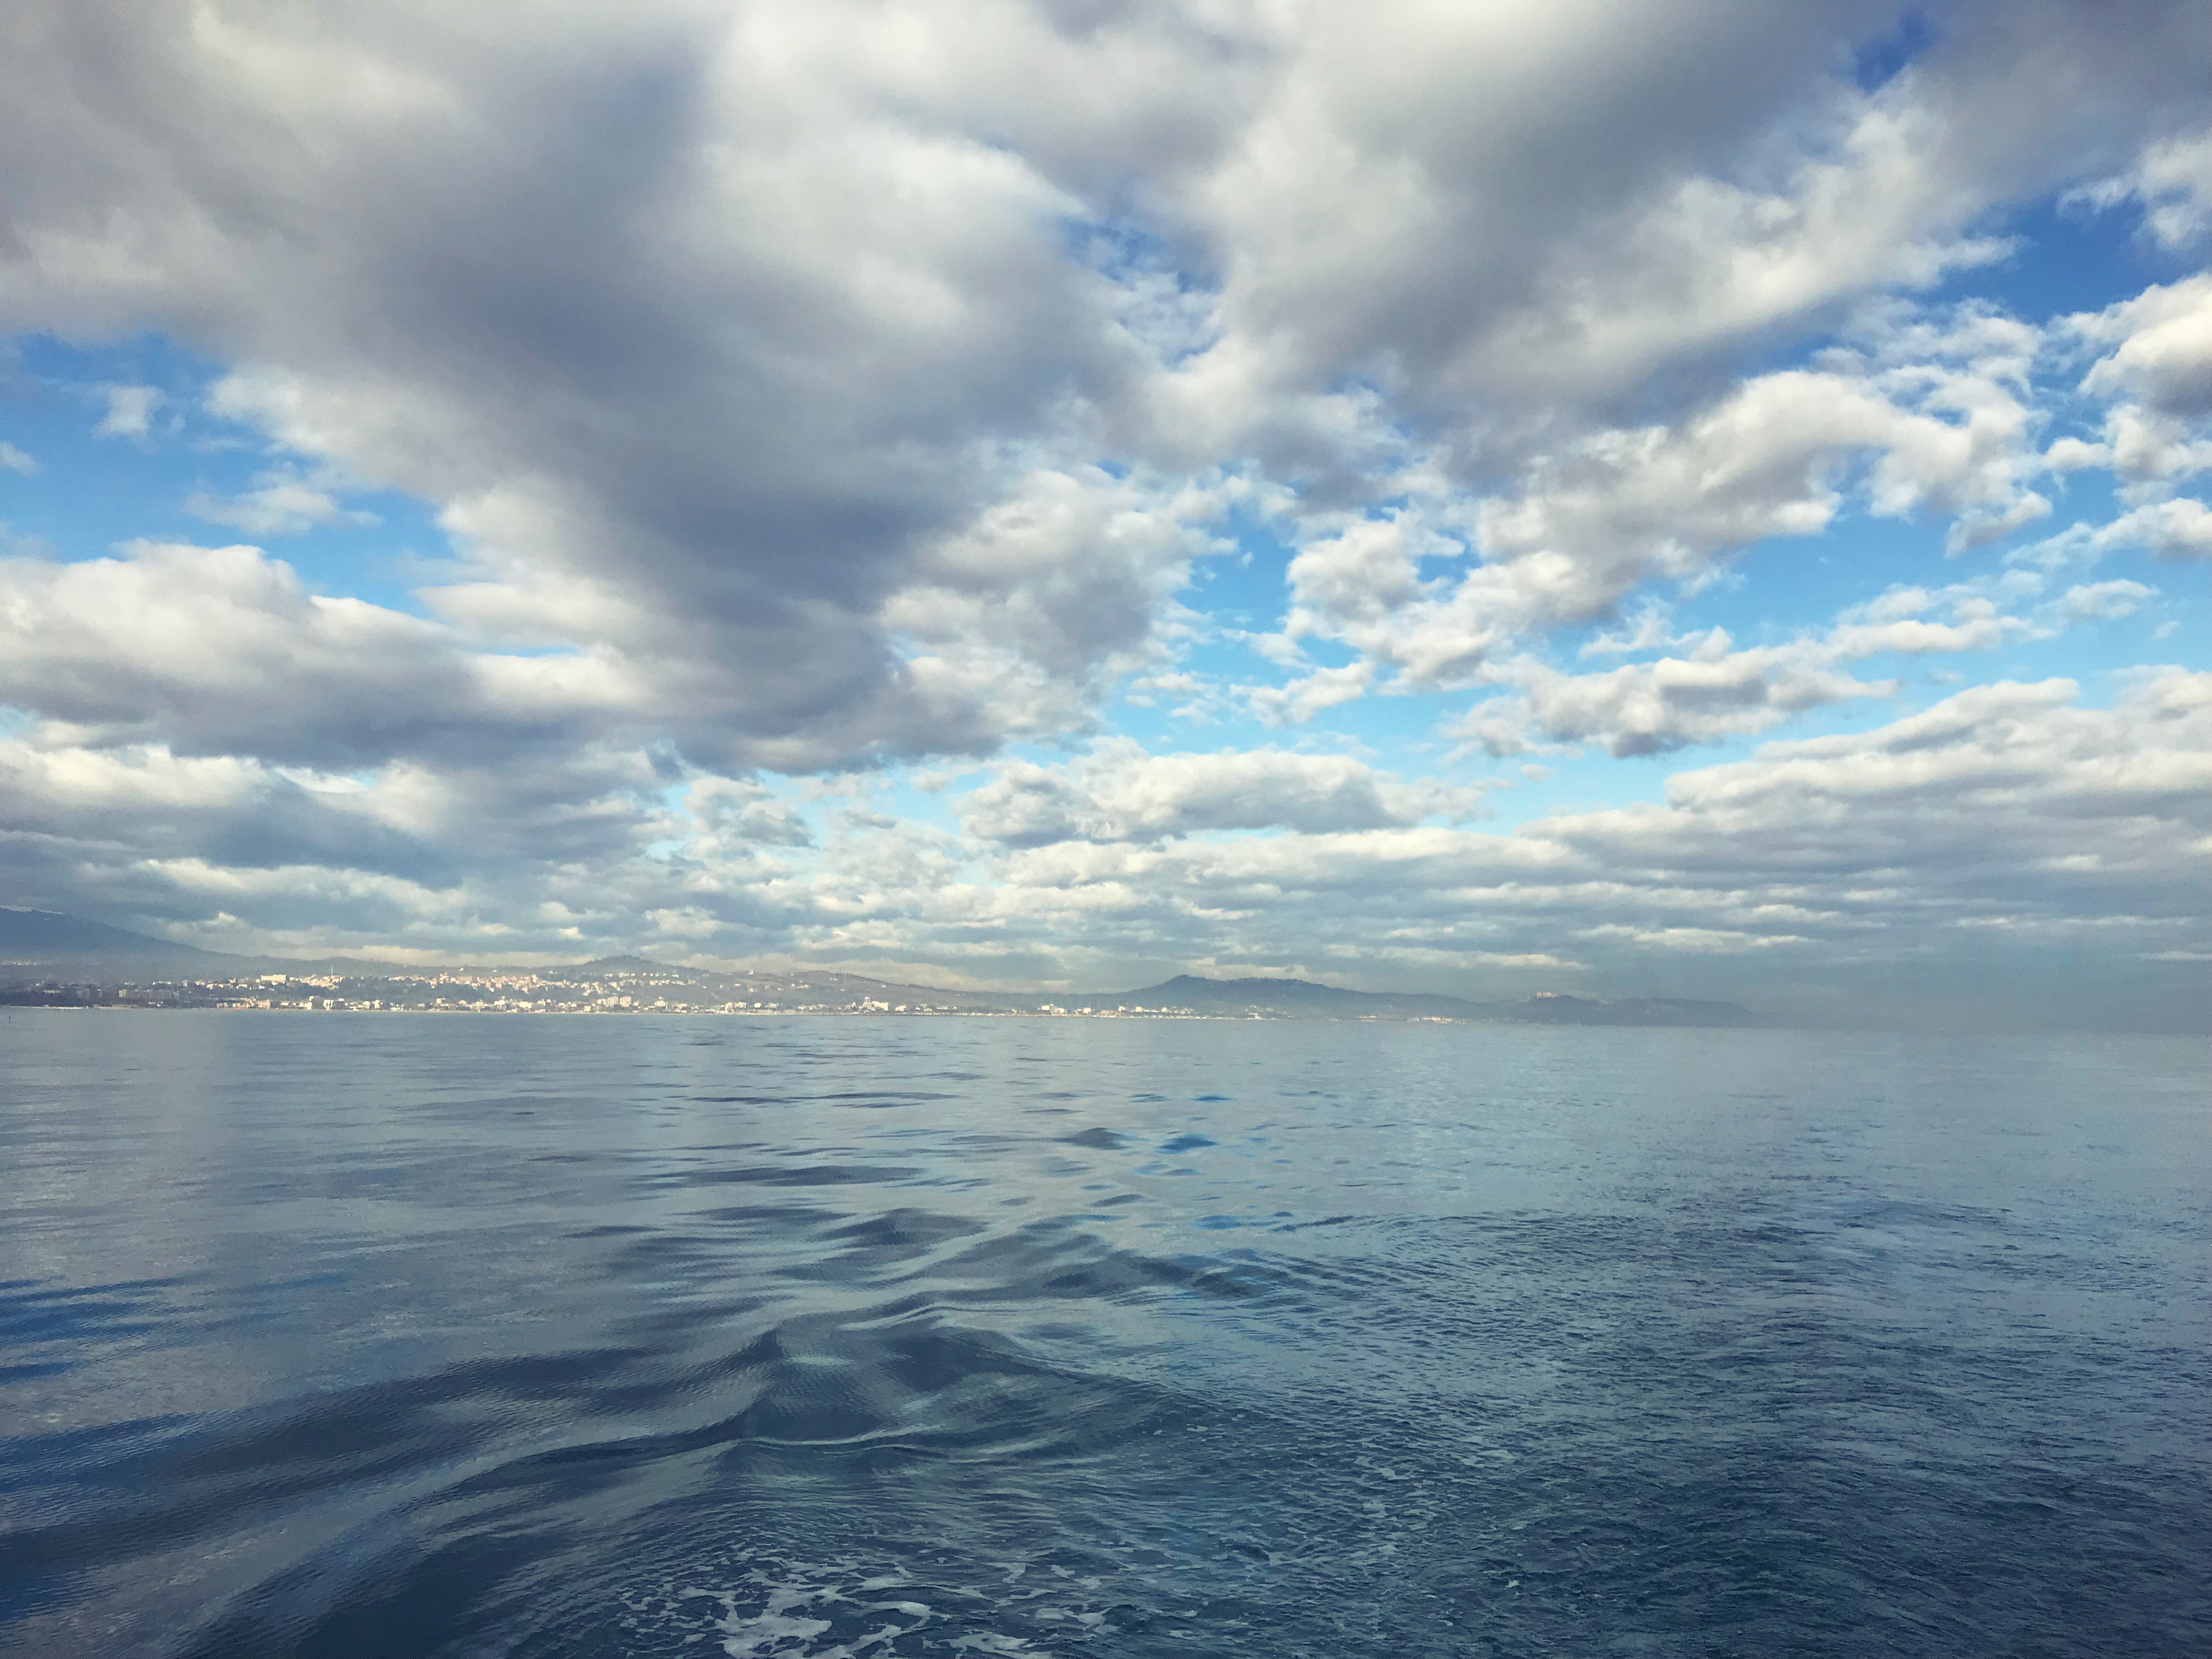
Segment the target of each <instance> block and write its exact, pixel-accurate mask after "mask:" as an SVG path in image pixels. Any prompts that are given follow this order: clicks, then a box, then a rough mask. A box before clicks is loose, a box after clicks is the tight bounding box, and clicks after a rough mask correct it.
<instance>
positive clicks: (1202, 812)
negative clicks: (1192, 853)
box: [961, 738, 1474, 847]
mask: <svg viewBox="0 0 2212 1659" xmlns="http://www.w3.org/2000/svg"><path fill="white" fill-rule="evenodd" d="M1473 804H1474V795H1473V793H1471V792H1468V791H1465V790H1451V789H1446V788H1443V787H1439V786H1437V785H1433V784H1430V785H1408V784H1406V783H1402V782H1401V781H1399V780H1397V779H1396V778H1394V777H1391V776H1389V775H1387V774H1383V773H1378V772H1376V771H1375V770H1374V769H1371V768H1370V767H1368V766H1366V765H1364V764H1363V763H1360V762H1358V761H1356V760H1353V759H1352V758H1350V757H1347V756H1342V755H1308V754H1298V753H1293V752H1291V751H1288V750H1279V749H1258V750H1224V751H1222V752H1220V753H1218V754H1210V755H1206V754H1172V755H1150V754H1146V752H1145V751H1144V750H1143V749H1142V748H1140V747H1139V745H1138V744H1135V743H1133V742H1131V741H1129V740H1127V739H1126V738H1123V739H1115V740H1110V741H1108V742H1104V743H1101V744H1097V745H1096V746H1094V747H1093V749H1092V750H1091V753H1090V754H1089V755H1088V756H1087V757H1085V759H1083V760H1082V761H1080V762H1079V763H1076V764H1074V765H1073V766H1069V767H1061V768H1051V767H1043V766H1036V765H1032V764H1029V763H1020V762H1017V763H1010V764H1007V765H1005V766H1002V767H1001V768H1000V769H999V773H998V775H997V776H996V777H995V778H994V779H993V780H992V781H991V782H989V783H987V784H986V785H984V786H983V787H981V788H979V789H976V790H974V791H972V792H970V793H969V794H968V795H967V796H966V797H965V798H964V800H963V805H962V809H961V813H962V817H963V822H964V823H966V825H967V827H968V828H969V830H970V831H971V832H972V833H974V834H975V835H977V836H982V837H983V838H985V839H986V840H988V841H993V842H1000V843H1002V844H1004V845H1006V846H1009V847H1041V846H1045V845H1048V844H1049V843H1052V842H1066V841H1089V842H1147V843H1149V842H1159V841H1163V840H1166V839H1170V838H1172V837H1175V836H1188V835H1194V834H1199V833H1202V832H1204V831H1207V830H1228V829H1294V830H1298V831H1301V832H1304V833H1306V834H1329V833H1334V832H1336V831H1340V830H1347V829H1378V828H1382V827H1384V826H1388V825H1395V824H1408V823H1419V821H1420V820H1421V819H1423V818H1425V817H1431V816H1432V815H1434V814H1437V813H1446V814H1457V813H1462V812H1464V811H1467V810H1468V808H1469V807H1470V806H1471V805H1473Z"/></svg>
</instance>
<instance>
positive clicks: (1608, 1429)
mask: <svg viewBox="0 0 2212 1659" xmlns="http://www.w3.org/2000/svg"><path fill="white" fill-rule="evenodd" d="M2206 1083H2207V1055H2206V1051H2205V1048H2204V1045H2203V1044H2202V1043H2201V1042H2186V1041H2175V1040H2164V1039H2160V1040H2119V1039H2113V1040H2103V1039H2098V1040H2084V1039H2051V1040H2046V1041H2035V1042H2017V1041H2013V1042H1968V1043H1935V1042H1918V1043H1912V1042H1902V1041H1899V1040H1894V1039H1886V1038H1870V1037H1850V1036H1811V1035H1804V1034H1796V1033H1787V1032H1726V1033H1715V1032H1676V1031H1628V1030H1515V1029H1503V1030H1477V1029H1467V1030H1455V1029H1449V1028H1437V1027H1421V1026H1341V1025H1334V1026H1333V1025H1319V1024H1316V1025H1301V1024H1237V1023H1219V1022H1203V1023H1200V1022H1192V1023H1159V1024H1138V1023H1117V1022H1099V1021H1030V1020H894V1019H874V1020H870V1019H849V1018H848V1019H812V1020H808V1019H722V1020H713V1019H697V1020H657V1019H646V1018H635V1019H624V1020H615V1019H609V1020H560V1019H550V1018H541V1019H527V1018H520V1019H518V1018H506V1019H501V1018H472V1017H451V1018H404V1017H377V1016H362V1017H353V1016H295V1017H283V1016H276V1015H270V1016H250V1015H237V1016H219V1015H190V1014H184V1015H162V1014H131V1013H105V1012H94V1013H70V1014H65V1013H45V1012H12V1013H9V1014H7V1015H5V1016H0V1097H4V1107H0V1203H4V1213H5V1227H6V1257H5V1261H4V1266H0V1280H4V1284H0V1341H4V1343H5V1345H6V1346H5V1360H4V1370H0V1405H4V1416H0V1430H4V1433H5V1440H4V1465H0V1644H13V1645H14V1646H15V1647H16V1648H17V1649H18V1650H22V1651H26V1652H35V1653H40V1654H52V1655H75V1654H87V1655H90V1654H100V1655H110V1654H139V1653H175V1654H184V1655H192V1656H209V1659H214V1656H226V1659H228V1656H238V1655H262V1654H269V1655H280V1654H282V1655H295V1654H296V1655H309V1654H313V1655H349V1656H352V1655H358V1656H380V1659H398V1656H406V1659H412V1656H428V1655H452V1656H462V1655H465V1656H471V1659H482V1656H491V1655H500V1656H518V1659H520V1656H550V1655H593V1656H597V1655H617V1654H624V1655H629V1654H635V1655H657V1654H679V1653H680V1654H702V1655H712V1654H714V1653H717V1652H721V1653H727V1654H732V1655H746V1656H800V1655H810V1656H831V1655H859V1656H867V1659H889V1656H894V1655H917V1654H934V1655H948V1654H958V1653H968V1654H986V1655H989V1654H1019V1655H1061V1656H1081V1655H1099V1656H1106V1655H1112V1656H1117V1659H1118V1656H1151V1655H1159V1656H1167V1655H1173V1656H1198V1655H1238V1656H1246V1655H1249V1656H1266V1659H1281V1656H1307V1655H1310V1656H1316V1659H1354V1656H1370V1655H1371V1656H1391V1659H1400V1656H1411V1655H1429V1654H1437V1655H1442V1654H1514V1655H1520V1654H1527V1655H1547V1656H1553V1655H1557V1656H1569V1655H1585V1654H1635V1655H1669V1656H1672V1655H1682V1656H1692V1655H1696V1656H1705V1655H1746V1656H1749V1655H1796V1654H1866V1655H1877V1654H1878V1655H1928V1656H1946V1659H1949V1656H1960V1655H1974V1654H2007V1655H2029V1654H2049V1655H2069V1656H2070V1655H2082V1654H2107V1655H2114V1656H2128V1659H2148V1656H2159V1655H2167V1654H2172V1655H2181V1654H2188V1655H2203V1654H2205V1653H2208V1652H2212V1592H2208V1588H2207V1586H2208V1584H2212V1451H2209V1450H2208V1444H2209V1443H2212V1440H2209V1437H2212V1431H2208V1428H2207V1425H2212V1367H2208V1364H2207V1361H2208V1358H2212V1327H2209V1326H2208V1317H2209V1316H2208V1305H2212V1304H2208V1296H2207V1291H2208V1278H2212V1242H2209V1241H2212V1202H2208V1199H2209V1197H2212V1181H2208V1176H2212V1139H2208V1135H2207V1129H2208V1127H2212V1126H2208V1111H2207V1101H2206V1095H2207V1089H2206Z"/></svg>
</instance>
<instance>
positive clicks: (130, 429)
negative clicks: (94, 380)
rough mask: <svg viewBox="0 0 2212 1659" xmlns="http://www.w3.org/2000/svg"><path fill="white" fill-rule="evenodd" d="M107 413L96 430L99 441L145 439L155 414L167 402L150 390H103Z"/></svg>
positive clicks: (110, 388) (155, 389) (157, 393)
mask: <svg viewBox="0 0 2212 1659" xmlns="http://www.w3.org/2000/svg"><path fill="white" fill-rule="evenodd" d="M101 391H102V392H105V393H106V398H107V412H106V414H105V415H102V416H100V423H99V424H98V425H97V426H95V427H94V428H93V429H92V435H93V436H94V437H95V438H143V437H144V436H146V435H147V434H148V432H149V430H150V429H151V427H152V423H153V419H154V412H155V410H158V409H160V408H161V405H162V404H163V403H164V402H166V401H167V399H166V398H164V397H163V396H162V394H161V392H160V391H159V390H158V389H157V388H155V387H153V386H103V387H102V388H101Z"/></svg>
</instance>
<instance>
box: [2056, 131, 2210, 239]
mask: <svg viewBox="0 0 2212 1659" xmlns="http://www.w3.org/2000/svg"><path fill="white" fill-rule="evenodd" d="M2081 197H2082V199H2084V200H2086V201H2088V202H2091V203H2093V204H2095V205H2097V206H2099V207H2106V208H2109V207H2115V206H2118V204H2120V203H2122V202H2125V201H2130V200H2132V201H2135V202H2138V203H2140V204H2142V210H2143V229H2144V231H2145V232H2146V233H2147V234H2148V235H2149V237H2150V239H2151V240H2153V241H2154V242H2156V243H2157V244H2158V245H2159V246H2161V247H2166V248H2182V247H2186V246H2189V245H2190V244H2191V243H2193V242H2197V241H2199V240H2202V239H2203V237H2204V236H2205V235H2206V234H2208V233H2212V132H2200V133H2197V134H2195V135H2194V136H2191V137H2182V138H2169V139H2166V140H2165V141H2164V142H2162V143H2155V144H2153V145H2152V146H2151V147H2150V148H2149V149H2148V150H2146V151H2144V153H2143V155H2142V157H2141V158H2140V159H2139V160H2138V161H2136V164H2135V166H2134V167H2130V169H2129V170H2128V171H2127V172H2125V173H2118V174H2116V175H2115V176H2113V177H2112V178H2110V179H2104V180H2102V181H2100V182H2099V183H2098V184H2095V185H2091V186H2089V187H2088V188H2087V189H2086V190H2084V191H2081Z"/></svg>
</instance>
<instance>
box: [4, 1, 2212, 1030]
mask: <svg viewBox="0 0 2212 1659" xmlns="http://www.w3.org/2000/svg"><path fill="white" fill-rule="evenodd" d="M0 151H4V153H5V154H6V155H8V156H9V166H8V167H6V168H5V169H4V170H0V337H4V339H5V342H6V343H5V345H4V347H0V903H8V904H14V905H19V906H36V907H40V908H52V909H59V910H65V911H69V912H71V913H74V914H76V915H84V916H88V917H91V918H94V919H97V920H100V921H106V922H110V923H112V924H115V925H118V926H123V927H135V928H138V929H141V930H143V931H146V932H149V933H156V934H160V935H161V936H164V937H167V938H171V939H179V940H181V941H185V942H188V943H191V944H195V945H204V946H208V947H210V948H214V949H220V950H228V951H258V952H270V953H276V954H283V955H293V956H309V955H324V954H328V953H331V952H361V953H368V954H374V955H379V956H382V957H387V958H395V959H401V960H408V961H420V962H433V961H466V962H480V963H482V962H500V961H506V962H516V963H529V962H546V961H554V960H561V961H572V960H575V959H578V958H580V957H586V956H591V955H596V954H600V953H604V952H606V951H616V950H635V951H644V952H646V953H647V954H651V955H654V956H659V957H664V958H666V959H670V960H684V961H695V962H718V961H719V962H741V963H757V964H760V965H763V966H777V965H790V964H798V963H807V964H822V965H835V966H842V967H845V968H848V969H854V970H857V971H860V972H866V973H873V974H877V975H883V976H886V977H892V978H906V979H915V980H920V981H927V982H933V983H939V984H949V985H977V986H1007V987H1012V986H1038V987H1047V986H1049V987H1075V988H1086V989H1096V988H1118V987H1132V986H1138V985H1143V984H1146V983H1150V982H1152V981H1154V980H1157V979H1158V978H1160V977H1163V976H1164V975H1167V974H1170V973H1176V972H1183V971H1192V972H1200V973H1212V974H1236V973H1270V974H1273V973H1292V974H1298V975H1305V976H1309V977H1314V978H1320V979H1325V980H1328V981H1331V982H1334V983H1340V984H1347V985H1353V986H1358V987H1365V988H1371V989H1394V988H1395V989H1413V988H1419V989H1429V990H1440V991H1446V992H1451V993H1456V994H1464V995H1474V996H1486V997H1489V996H1514V995H1522V994H1528V993H1531V992H1534V991H1538V990H1553V991H1565V992H1571V993H1575V994H1583V995H1589V996H1623V995H1647V994H1648V995H1684V996H1724V997H1729V998H1732V999H1735V1000H1741V1001H1744V1002H1746V1003H1747V1004H1750V1005H1751V1006H1754V1007H1758V1008H1759V1009H1761V1010H1762V1011H1764V1012H1774V1013H1776V1014H1778V1015H1781V1016H1783V1017H1787V1018H1826V1017H1829V1016H1835V1017H1839V1018H1840V1017H1845V1016H1846V1015H1848V1016H1849V1017H1851V1018H1862V1017H1863V1018H1911V1019H1936V1020H1937V1021H1939V1023H1940V1022H1941V1021H1943V1020H1948V1021H1952V1022H1954V1023H1956V1022H1966V1023H1976V1022H1981V1023H1989V1022H1996V1023H2000V1024H2002V1023H2006V1022H2012V1023H2028V1024H2045V1023H2049V1022H2051V1021H2052V1020H2059V1021H2070V1022H2076V1023H2087V1024H2118V1025H2131V1024H2132V1025H2145V1026H2153V1027H2157V1026H2175V1025H2179V1026H2181V1027H2184V1028H2193V1029H2203V1027H2204V1025H2205V1024H2207V1021H2208V1018H2212V1016H2208V1014H2207V1009H2208V1006H2212V582H2208V577H2212V509H2208V507H2206V505H2205V503H2204V501H2203V491H2204V489H2205V488H2206V485H2207V481H2208V475H2212V29H2207V28H2206V27H2204V14H2203V7H2202V0H2179V3H2165V0H2098V3H2086V0H2085V3H2048V0H2002V3H1997V0H1990V3H1957V4H1938V5H1926V6H1904V5H1899V4H1891V3H1875V0H1847V3H1845V0H1838V3H1826V0H1803V3H1796V4H1791V5H1788V6H1777V5H1774V4H1771V0H1741V3H1723V0H1662V3H1652V4H1646V5H1637V6H1630V7H1624V6H1621V5H1619V4H1617V3H1603V4H1601V3H1595V0H1547V3H1542V4H1537V3H1532V0H1515V3H1481V0H1449V3H1413V0H1361V3H1358V4H1348V3H1346V4H1334V3H1306V0H1184V3H1180V4H1175V3H1152V0H1030V3H1026V4H1022V3H1006V0H958V3H943V0H865V3H862V0H809V3H806V4H804V5H799V4H792V3H788V0H786V3H750V0H720V3H714V4H703V3H693V0H619V3H617V0H559V3H544V0H533V3H531V4H528V5H520V4H507V3H500V0H476V3H471V4H469V5H465V6H455V5H453V4H451V3H443V0H441V3H435V4H433V3H428V0H349V3H346V4H343V5H338V4H321V5H316V4H304V3H297V0H282V3H279V0H209V3H178V0H18V3H15V4H13V5H11V6H9V7H8V8H6V9H5V13H4V15H0Z"/></svg>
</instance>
